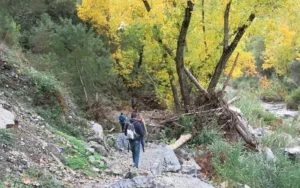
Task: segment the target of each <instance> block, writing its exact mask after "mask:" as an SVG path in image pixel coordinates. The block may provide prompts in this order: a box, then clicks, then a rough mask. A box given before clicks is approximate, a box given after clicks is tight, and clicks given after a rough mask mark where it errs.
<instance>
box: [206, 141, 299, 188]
mask: <svg viewBox="0 0 300 188" xmlns="http://www.w3.org/2000/svg"><path fill="white" fill-rule="evenodd" d="M211 150H212V152H213V156H214V158H213V164H214V166H215V168H216V172H217V175H218V176H220V177H221V178H222V181H228V182H229V184H230V186H232V187H233V186H236V185H237V183H241V184H247V185H248V186H250V187H257V188H260V187H274V188H277V187H278V188H280V187H295V188H296V187H298V186H299V185H300V179H299V176H300V171H299V167H300V163H298V162H296V163H294V162H292V161H290V160H289V159H287V158H286V157H285V156H284V155H283V154H282V153H275V154H276V156H277V158H278V159H277V161H276V162H268V161H266V160H265V158H264V156H263V155H262V154H260V153H252V152H244V151H243V148H242V144H237V145H229V144H228V143H225V142H217V143H214V144H213V145H212V147H211ZM223 159H225V162H224V160H223ZM222 161H223V162H222Z"/></svg>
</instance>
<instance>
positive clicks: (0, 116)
mask: <svg viewBox="0 0 300 188" xmlns="http://www.w3.org/2000/svg"><path fill="white" fill-rule="evenodd" d="M14 120H15V115H14V114H13V113H12V112H10V111H8V110H6V109H4V108H3V107H2V105H1V106H0V129H6V125H8V124H15V123H14Z"/></svg>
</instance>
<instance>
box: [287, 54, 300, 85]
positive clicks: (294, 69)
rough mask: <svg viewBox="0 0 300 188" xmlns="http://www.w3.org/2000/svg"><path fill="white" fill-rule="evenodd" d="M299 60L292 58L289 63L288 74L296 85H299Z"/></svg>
mask: <svg viewBox="0 0 300 188" xmlns="http://www.w3.org/2000/svg"><path fill="white" fill-rule="evenodd" d="M299 72H300V61H297V60H294V61H293V62H292V63H291V65H290V74H289V76H290V77H291V78H292V79H293V80H294V82H295V83H296V84H297V85H300V75H299Z"/></svg>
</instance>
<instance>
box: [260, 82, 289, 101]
mask: <svg viewBox="0 0 300 188" xmlns="http://www.w3.org/2000/svg"><path fill="white" fill-rule="evenodd" d="M260 84H261V91H260V95H261V97H262V99H263V100H264V101H268V102H271V101H284V98H285V96H286V94H287V88H286V87H285V85H283V83H282V81H281V80H279V79H278V78H275V77H274V78H272V79H271V80H268V79H267V78H266V77H263V78H262V79H261V80H260Z"/></svg>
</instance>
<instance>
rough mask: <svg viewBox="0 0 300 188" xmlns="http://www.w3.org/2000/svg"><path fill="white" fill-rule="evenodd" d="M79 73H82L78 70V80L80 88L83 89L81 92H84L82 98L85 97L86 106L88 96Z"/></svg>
mask: <svg viewBox="0 0 300 188" xmlns="http://www.w3.org/2000/svg"><path fill="white" fill-rule="evenodd" d="M81 73H82V72H81V71H80V70H78V74H79V79H80V82H81V86H82V88H83V92H84V96H85V103H86V104H88V102H89V98H88V94H87V91H86V88H85V85H84V82H83V79H82V75H81Z"/></svg>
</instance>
